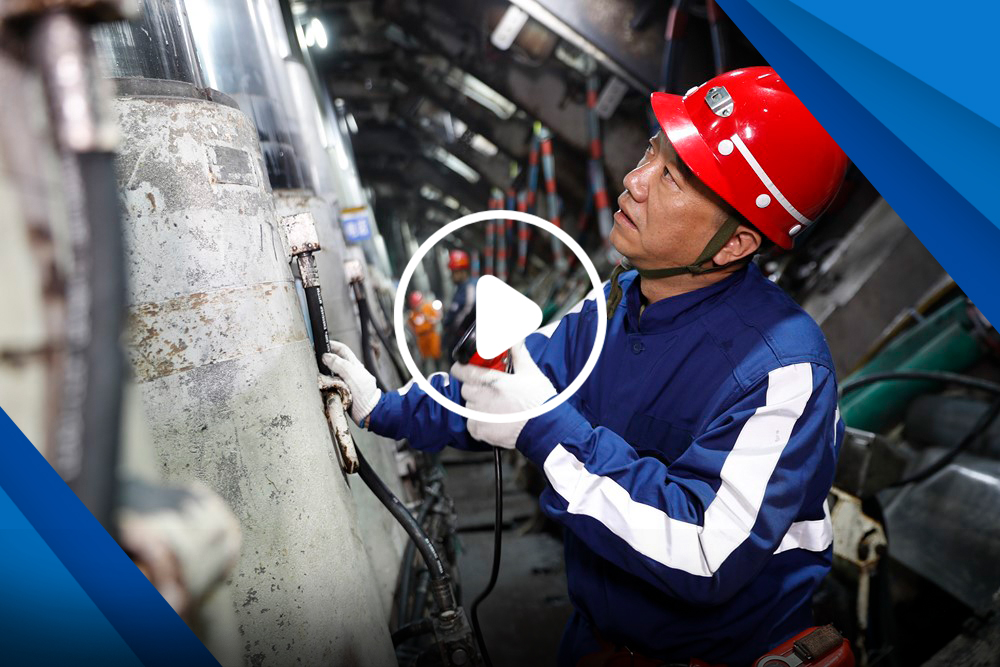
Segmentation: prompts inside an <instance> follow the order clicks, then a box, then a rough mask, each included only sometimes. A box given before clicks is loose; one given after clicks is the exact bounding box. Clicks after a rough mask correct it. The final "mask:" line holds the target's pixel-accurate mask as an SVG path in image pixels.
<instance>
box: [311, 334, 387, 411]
mask: <svg viewBox="0 0 1000 667" xmlns="http://www.w3.org/2000/svg"><path fill="white" fill-rule="evenodd" d="M323 364H324V365H325V366H326V367H327V368H329V369H330V370H331V371H332V372H333V374H334V375H337V376H339V377H340V378H341V379H342V380H343V381H344V383H345V384H346V385H347V387H348V389H350V390H351V419H353V420H354V423H355V424H357V425H358V426H363V425H364V421H365V418H366V417H367V416H368V415H369V414H371V411H372V410H374V409H375V405H376V404H377V403H378V401H379V399H380V398H382V391H381V390H380V389H379V388H378V385H377V383H376V382H375V376H373V375H372V374H371V373H369V372H368V369H366V368H365V365H364V364H363V363H361V361H359V360H358V358H357V357H356V356H355V355H354V352H352V351H351V348H349V347H347V346H346V345H344V344H343V343H338V342H337V341H330V352H328V353H326V354H324V355H323Z"/></svg>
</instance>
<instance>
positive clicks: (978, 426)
mask: <svg viewBox="0 0 1000 667" xmlns="http://www.w3.org/2000/svg"><path fill="white" fill-rule="evenodd" d="M998 415H1000V398H997V399H996V400H995V401H993V403H992V404H991V405H990V408H989V410H987V411H986V412H984V413H983V414H982V415H980V416H979V419H977V420H976V423H975V424H973V425H972V428H971V429H969V432H968V434H966V436H965V437H964V438H962V440H961V441H959V443H958V444H956V445H955V446H954V447H952V448H951V449H949V450H948V451H947V452H945V454H944V455H943V456H941V458H939V459H937V460H936V461H934V463H931V464H930V465H928V466H927V467H926V468H924V469H923V470H919V471H917V472H915V473H913V474H912V475H910V476H909V477H904V478H903V479H901V480H899V481H898V482H894V483H892V484H890V485H889V486H888V487H886V488H889V489H895V488H898V487H901V486H906V485H907V484H915V483H916V482H922V481H924V480H925V479H927V478H928V477H930V476H931V475H933V474H934V473H936V472H938V471H940V470H942V469H943V468H944V467H945V466H946V465H948V464H949V463H951V462H952V461H954V460H955V457H957V456H958V455H959V454H961V453H962V452H963V451H965V450H966V449H968V448H969V445H971V444H972V443H973V442H975V440H976V438H978V437H979V436H981V435H982V434H983V433H985V432H986V429H988V428H989V427H990V425H991V424H992V423H993V422H994V421H995V420H996V418H997V416H998Z"/></svg>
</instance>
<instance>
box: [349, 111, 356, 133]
mask: <svg viewBox="0 0 1000 667" xmlns="http://www.w3.org/2000/svg"><path fill="white" fill-rule="evenodd" d="M347 127H348V129H349V130H350V131H351V134H357V133H358V121H356V120H354V114H352V113H350V112H348V114H347Z"/></svg>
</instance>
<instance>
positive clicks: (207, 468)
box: [116, 97, 394, 667]
mask: <svg viewBox="0 0 1000 667" xmlns="http://www.w3.org/2000/svg"><path fill="white" fill-rule="evenodd" d="M116 110H117V112H118V116H119V119H120V122H121V126H122V132H123V136H124V137H125V141H124V142H123V144H122V155H121V160H120V163H119V178H120V184H121V188H122V190H121V191H122V197H123V201H124V208H125V216H126V230H127V231H126V234H127V242H128V246H129V258H128V269H129V272H130V278H131V294H130V306H131V316H132V324H134V325H136V326H135V327H134V328H133V329H132V330H131V331H130V333H129V341H130V347H132V352H133V358H134V359H136V367H137V373H138V375H139V379H140V381H141V382H142V384H141V389H142V393H143V399H144V403H145V406H146V411H147V413H148V414H149V416H150V422H151V426H152V431H153V434H154V437H155V441H156V449H157V455H158V463H159V466H160V468H161V470H162V471H163V473H164V474H165V475H166V476H167V477H168V478H169V479H174V480H181V481H186V480H190V479H192V478H194V479H197V480H200V481H202V482H204V483H205V484H207V485H208V486H209V487H210V488H212V489H213V490H215V491H216V492H218V493H219V494H221V495H222V497H223V498H224V499H225V500H226V501H227V503H228V504H229V505H230V507H231V508H232V509H233V511H234V512H235V514H236V515H237V517H238V518H239V520H240V523H241V525H242V529H243V536H244V545H243V549H242V554H241V558H240V561H239V564H238V565H237V569H236V572H235V574H234V575H233V577H232V579H231V586H232V590H231V593H232V598H233V608H234V609H235V613H236V615H237V618H238V623H239V632H240V635H241V644H242V649H243V651H242V653H243V654H242V656H241V660H242V662H243V664H246V665H263V666H265V667H266V666H270V665H276V666H277V665H301V664H373V665H380V664H393V663H394V655H393V651H392V644H391V641H390V639H389V634H388V629H387V627H386V623H385V618H384V617H383V614H382V613H381V612H382V605H381V604H380V591H379V590H378V588H377V587H376V584H375V580H374V577H373V574H372V569H371V566H370V564H369V559H368V558H367V552H366V545H365V544H364V543H363V541H362V536H361V533H360V531H359V525H358V512H357V511H356V509H355V503H354V500H353V498H352V494H351V489H350V488H349V486H348V484H347V481H346V479H345V477H344V476H343V474H342V473H341V471H340V469H339V464H338V463H337V461H336V452H335V450H334V446H333V443H332V440H331V437H330V432H329V428H328V427H327V424H326V419H325V416H324V411H323V403H322V400H321V396H320V393H319V392H318V391H317V388H316V374H317V368H316V363H315V359H314V355H313V351H312V347H311V345H310V343H309V340H308V337H307V335H306V328H305V324H304V322H303V318H302V314H301V311H300V309H299V304H298V301H297V298H296V295H295V291H294V286H293V282H292V275H291V271H290V269H289V265H288V258H287V257H286V256H285V254H284V251H283V248H282V247H281V242H280V239H279V237H278V234H277V232H276V229H275V225H276V220H277V219H276V217H275V210H274V204H273V201H272V196H271V192H270V188H269V186H268V183H267V180H266V177H265V176H264V174H263V171H262V168H261V164H260V158H259V149H258V148H257V140H256V131H255V130H254V128H253V126H252V125H251V123H250V122H249V120H248V119H247V118H246V117H245V116H244V115H243V114H241V113H240V112H238V111H237V110H234V109H231V108H229V107H225V106H222V105H218V104H213V103H211V102H204V101H196V100H179V99H170V98H159V99H140V98H135V97H130V98H120V99H119V100H118V101H117V102H116ZM217 147H224V148H226V149H228V151H226V153H227V154H228V155H230V156H232V155H235V153H232V152H229V151H236V152H243V153H244V154H245V155H246V156H249V157H248V159H247V160H244V161H243V162H242V164H243V167H242V168H241V169H242V171H240V170H237V171H239V173H241V174H242V176H240V177H239V178H231V177H230V178H218V174H219V173H220V172H219V170H218V169H216V170H215V171H214V172H213V168H212V165H213V164H218V162H219V151H217V150H215V148H217ZM238 163H239V161H234V160H227V164H229V165H234V164H238ZM227 173H230V174H231V173H233V172H232V171H229V172H227ZM251 183H252V184H251ZM144 327H145V328H144Z"/></svg>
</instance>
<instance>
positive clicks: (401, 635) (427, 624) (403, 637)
mask: <svg viewBox="0 0 1000 667" xmlns="http://www.w3.org/2000/svg"><path fill="white" fill-rule="evenodd" d="M431 632H434V623H432V622H431V620H430V619H429V618H422V619H420V620H419V621H416V622H414V623H409V624H407V625H404V626H403V627H401V628H400V629H399V630H396V631H395V632H393V633H392V645H393V647H398V646H399V645H400V644H402V643H403V642H406V641H409V640H411V639H413V638H414V637H419V636H420V635H426V634H428V633H431Z"/></svg>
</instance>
